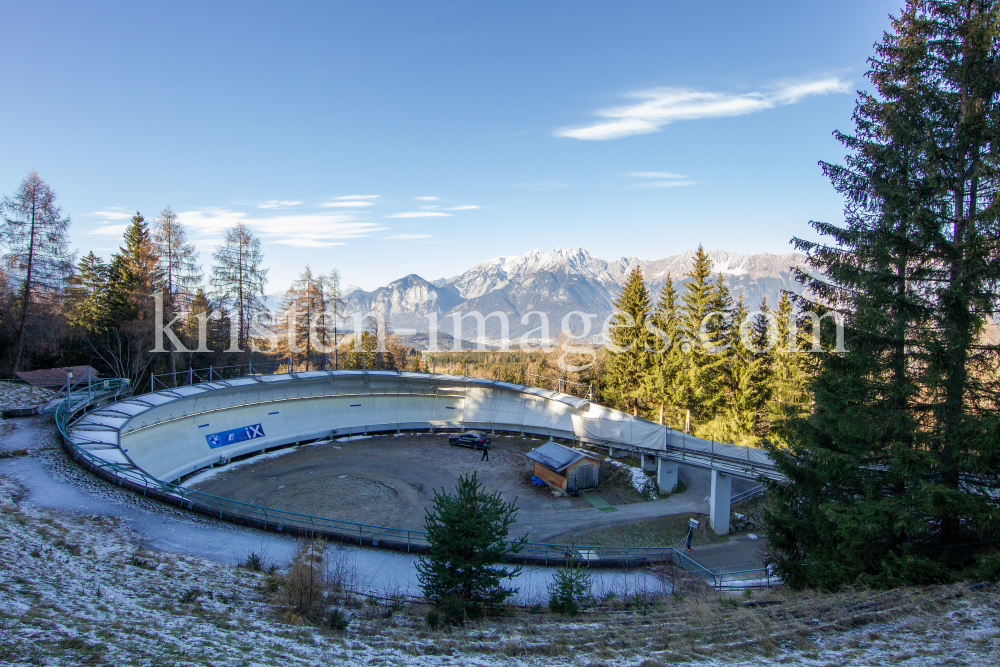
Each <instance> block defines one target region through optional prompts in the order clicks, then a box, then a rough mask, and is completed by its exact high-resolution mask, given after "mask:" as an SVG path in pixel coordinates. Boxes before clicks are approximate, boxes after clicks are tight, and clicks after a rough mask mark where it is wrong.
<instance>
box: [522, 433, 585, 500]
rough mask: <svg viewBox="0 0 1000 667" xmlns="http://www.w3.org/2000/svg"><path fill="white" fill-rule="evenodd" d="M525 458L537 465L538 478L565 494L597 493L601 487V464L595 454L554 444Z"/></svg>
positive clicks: (545, 445)
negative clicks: (589, 491) (597, 489)
mask: <svg viewBox="0 0 1000 667" xmlns="http://www.w3.org/2000/svg"><path fill="white" fill-rule="evenodd" d="M525 456H527V457H528V458H529V459H531V460H532V461H534V462H535V476H537V477H538V478H540V479H541V480H542V481H544V482H545V483H546V484H548V485H549V486H551V487H552V488H555V489H559V490H560V491H563V492H564V493H574V494H575V493H578V492H580V491H584V490H586V489H594V488H597V485H598V484H599V483H600V476H601V475H600V471H601V461H600V459H598V458H597V457H596V456H594V455H592V454H588V453H586V452H581V451H580V450H578V449H570V448H569V447H563V446H562V445H560V444H558V443H556V442H551V441H550V442H546V443H545V444H544V445H542V446H541V447H538V448H536V449H532V450H531V451H530V452H528V453H527V454H525Z"/></svg>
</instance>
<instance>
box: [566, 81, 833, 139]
mask: <svg viewBox="0 0 1000 667" xmlns="http://www.w3.org/2000/svg"><path fill="white" fill-rule="evenodd" d="M849 90H850V89H849V85H848V83H847V82H846V81H842V80H841V79H839V78H826V79H818V80H815V81H807V82H798V83H786V84H781V85H777V86H773V87H771V88H767V89H764V90H759V91H755V92H751V93H742V94H734V93H712V92H706V91H699V90H690V89H687V88H650V89H647V90H639V91H636V92H634V93H629V94H628V95H627V97H628V98H630V99H633V100H636V102H635V103H634V104H629V105H626V106H619V107H611V108H608V109H600V110H598V111H597V112H595V115H597V116H600V117H601V118H606V119H608V120H604V121H599V122H596V123H593V124H591V125H585V126H583V127H569V128H561V129H559V130H556V131H555V135H556V136H557V137H569V138H571V139H583V140H587V141H603V140H606V139H620V138H621V137H629V136H632V135H635V134H649V133H651V132H658V131H659V130H660V128H662V127H664V126H665V125H669V124H670V123H673V122H676V121H679V120H693V119H697V118H718V117H723V116H742V115H745V114H751V113H756V112H758V111H763V110H765V109H773V108H774V107H778V106H784V105H786V104H795V103H796V102H799V101H801V100H803V99H805V98H806V97H810V96H813V95H829V94H831V93H846V92H849Z"/></svg>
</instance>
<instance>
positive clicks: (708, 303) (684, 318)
mask: <svg viewBox="0 0 1000 667" xmlns="http://www.w3.org/2000/svg"><path fill="white" fill-rule="evenodd" d="M711 276H712V262H711V260H709V258H708V254H707V253H706V252H705V250H704V248H703V247H702V246H698V250H697V252H696V253H695V256H694V265H693V266H692V267H691V271H690V272H688V273H687V274H686V277H687V278H688V281H687V282H685V283H684V294H683V296H682V302H683V306H682V308H681V317H680V330H681V336H682V343H681V352H682V353H683V354H684V367H683V369H682V371H681V381H680V384H681V392H680V401H679V407H680V408H682V409H684V410H690V412H691V419H692V421H693V422H694V423H695V424H699V423H700V424H706V423H708V422H709V421H711V420H712V419H713V418H714V417H715V415H716V413H717V412H718V411H719V409H720V408H722V407H724V406H725V402H726V387H725V377H724V373H725V367H726V361H727V360H726V355H725V354H723V353H722V352H724V350H722V349H721V348H723V347H724V346H725V343H726V341H725V335H724V327H723V325H722V321H723V319H724V311H725V310H726V309H727V306H728V304H729V303H731V298H730V297H729V294H728V290H725V285H724V284H723V285H722V290H725V291H722V290H720V289H719V287H718V285H719V284H718V283H716V282H713V281H712V280H711ZM716 313H720V315H716Z"/></svg>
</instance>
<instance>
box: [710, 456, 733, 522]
mask: <svg viewBox="0 0 1000 667" xmlns="http://www.w3.org/2000/svg"><path fill="white" fill-rule="evenodd" d="M732 491H733V478H732V477H730V476H729V475H727V474H725V473H721V472H719V471H718V470H713V471H712V493H711V495H710V496H709V500H708V518H709V520H710V521H711V524H712V530H714V531H715V534H716V535H725V534H727V533H728V532H729V513H730V512H731V511H732V510H731V507H730V502H729V499H730V498H731V496H732Z"/></svg>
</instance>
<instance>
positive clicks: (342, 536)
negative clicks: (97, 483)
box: [55, 380, 773, 588]
mask: <svg viewBox="0 0 1000 667" xmlns="http://www.w3.org/2000/svg"><path fill="white" fill-rule="evenodd" d="M94 385H95V386H94V387H89V388H87V389H83V390H79V391H73V392H70V394H69V395H68V396H67V397H66V398H64V399H63V400H62V401H60V402H59V404H58V406H57V408H56V410H55V423H56V426H57V428H58V429H59V432H60V434H61V436H62V439H63V443H64V445H65V446H66V448H67V450H68V451H69V452H70V453H71V455H72V456H73V458H74V460H76V461H77V462H78V463H80V465H82V466H84V467H86V468H88V469H89V470H90V471H91V472H92V473H94V474H96V475H97V476H99V477H101V478H103V479H105V480H107V481H109V482H111V483H113V484H117V485H118V486H122V487H125V488H129V489H131V490H133V491H135V492H141V493H142V494H143V495H144V496H149V497H153V498H157V499H159V500H161V501H164V502H168V503H170V504H174V505H178V506H180V507H182V508H186V509H188V510H192V511H196V512H199V513H201V514H205V515H207V516H212V517H214V518H219V519H224V520H228V521H231V522H234V523H238V524H242V525H247V526H252V527H256V528H261V529H264V530H272V531H276V532H282V533H288V534H290V535H295V536H301V537H309V538H317V537H319V538H326V539H330V540H336V541H340V542H346V543H353V544H358V545H360V546H371V547H378V548H385V549H393V550H398V551H405V552H409V553H426V552H427V551H429V545H428V542H427V533H426V532H424V531H414V530H405V529H401V528H388V527H385V526H375V525H369V524H361V523H355V522H351V521H342V520H338V519H329V518H325V517H318V516H312V515H308V514H299V513H295V512H288V511H285V510H278V509H274V508H268V507H263V506H260V505H254V504H251V503H244V502H240V501H237V500H231V499H229V498H222V497H219V496H213V495H211V494H207V493H203V492H201V491H196V490H193V489H187V488H185V487H183V486H180V485H178V484H173V483H170V482H163V481H161V480H159V479H156V478H155V477H152V476H151V475H149V474H148V473H146V472H145V471H144V470H142V469H141V468H138V467H137V466H134V465H131V464H119V463H113V462H110V461H106V460H104V459H102V458H100V457H97V456H94V455H93V454H92V453H90V452H88V451H87V450H86V449H84V448H82V447H80V446H79V445H77V443H75V442H74V441H73V439H72V438H71V437H70V435H69V433H68V428H69V426H70V425H71V424H72V422H73V421H74V420H75V419H76V418H77V417H78V416H80V415H81V413H84V412H86V411H87V410H89V409H90V408H91V407H94V405H96V404H99V403H104V402H108V401H109V400H113V399H115V398H118V397H119V396H121V395H122V394H123V393H127V392H128V390H129V383H128V380H106V381H100V382H96V383H94ZM507 560H508V562H512V563H522V564H537V565H561V564H564V563H566V562H567V560H570V561H573V562H579V563H586V564H587V565H588V566H591V567H624V568H629V567H641V566H644V565H651V564H665V563H669V564H672V565H674V566H675V567H678V568H680V569H682V570H684V571H686V572H689V573H691V574H693V575H696V576H699V577H702V578H704V579H705V580H706V582H707V583H708V584H709V585H711V586H713V587H715V588H720V587H722V586H723V584H724V583H725V581H726V580H727V578H728V580H729V581H732V580H734V577H735V576H736V575H737V574H738V573H726V574H725V575H723V574H722V573H720V572H719V571H717V570H714V569H709V568H706V567H704V566H702V565H701V564H700V563H698V562H697V561H695V560H694V559H692V558H691V557H690V556H688V555H686V554H685V553H684V552H683V551H682V550H681V549H678V548H677V547H673V546H645V547H606V546H581V545H569V544H550V543H533V542H529V543H527V544H525V545H524V548H523V549H522V551H521V552H520V553H517V554H511V555H509V557H508V558H507ZM772 579H773V577H772Z"/></svg>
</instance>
